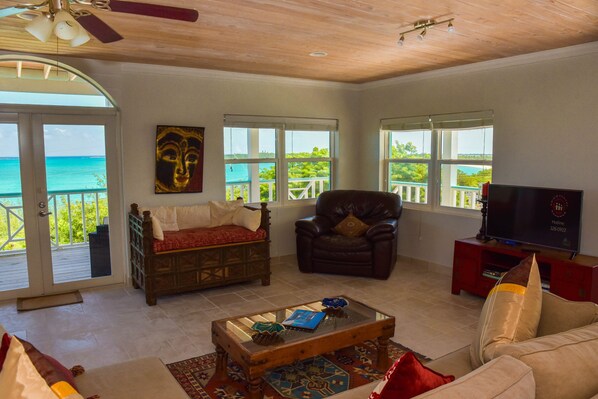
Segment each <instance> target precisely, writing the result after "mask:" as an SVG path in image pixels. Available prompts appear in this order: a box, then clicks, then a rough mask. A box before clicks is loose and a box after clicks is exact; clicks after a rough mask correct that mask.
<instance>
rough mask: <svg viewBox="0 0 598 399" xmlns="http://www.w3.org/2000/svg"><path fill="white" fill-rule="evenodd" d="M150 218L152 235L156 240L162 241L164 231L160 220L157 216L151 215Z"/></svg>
mask: <svg viewBox="0 0 598 399" xmlns="http://www.w3.org/2000/svg"><path fill="white" fill-rule="evenodd" d="M151 218H152V235H153V236H154V238H155V239H156V240H160V241H164V231H163V230H162V226H161V225H160V221H159V220H158V218H157V217H155V216H151Z"/></svg>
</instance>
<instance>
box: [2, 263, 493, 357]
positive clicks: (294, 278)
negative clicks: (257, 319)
mask: <svg viewBox="0 0 598 399" xmlns="http://www.w3.org/2000/svg"><path fill="white" fill-rule="evenodd" d="M450 282H451V278H450V276H448V275H445V274H440V273H437V272H434V271H428V270H427V269H426V267H422V266H418V265H414V264H410V263H406V262H404V261H401V262H399V263H398V265H397V267H396V268H395V270H394V271H393V274H392V276H391V277H390V278H389V279H388V280H385V281H380V280H373V279H366V278H358V277H348V276H337V275H325V274H302V273H300V272H299V271H298V268H297V265H296V262H295V260H294V258H293V257H283V258H277V259H273V262H272V283H271V285H270V286H267V287H263V286H261V284H260V282H259V281H255V282H251V283H244V284H237V285H233V286H229V287H223V288H214V289H210V290H205V291H200V292H194V293H188V294H181V295H173V296H168V297H161V298H159V299H158V305H157V306H153V307H150V306H147V305H146V304H145V297H144V295H143V293H142V291H140V290H135V289H133V288H129V287H122V286H113V287H103V288H96V289H90V290H85V291H82V295H83V300H84V301H83V303H80V304H74V305H68V306H62V307H56V308H49V309H40V310H34V311H30V312H22V313H18V312H17V311H16V309H15V301H5V302H0V324H2V325H3V326H4V327H5V328H6V329H7V330H8V331H9V332H11V333H14V334H16V335H17V336H21V337H22V338H25V339H27V340H28V341H30V342H31V343H33V344H34V345H35V346H36V347H38V349H40V350H41V351H42V352H45V353H47V354H49V355H52V356H54V357H55V358H57V359H58V360H60V361H61V362H62V363H64V364H65V365H67V366H69V367H70V366H71V365H75V364H81V365H83V366H84V367H86V368H94V367H99V366H103V365H107V364H111V363H116V362H120V361H124V360H127V359H134V358H138V357H144V356H158V357H160V358H161V359H162V361H163V362H164V363H171V362H174V361H178V360H183V359H187V358H190V357H193V356H199V355H201V354H205V353H209V352H213V351H214V347H213V345H212V343H211V337H210V322H211V321H212V320H215V319H219V318H224V317H228V316H234V315H237V314H242V313H249V312H254V311H260V310H267V309H268V308H272V307H275V306H285V305H292V304H294V303H299V302H303V301H309V300H317V299H320V298H322V297H325V296H333V295H339V294H345V295H348V296H352V297H354V298H357V299H360V300H362V301H363V302H365V303H367V304H369V305H371V306H373V307H376V308H378V309H379V310H381V311H384V312H387V313H389V314H392V315H394V316H395V317H396V321H397V323H396V329H395V336H394V338H393V339H394V340H395V341H396V342H400V343H401V344H403V345H406V346H408V347H410V348H411V349H413V350H415V351H418V352H420V353H422V354H424V355H427V356H429V357H431V358H436V357H439V356H442V355H444V354H446V353H449V352H451V351H453V350H456V349H459V348H461V347H463V346H466V345H468V344H469V343H470V341H471V340H472V337H473V334H474V332H475V328H476V324H477V319H478V316H479V314H480V311H481V307H482V305H483V299H481V298H478V297H474V296H470V295H468V294H465V293H462V294H461V295H458V296H457V295H451V293H450Z"/></svg>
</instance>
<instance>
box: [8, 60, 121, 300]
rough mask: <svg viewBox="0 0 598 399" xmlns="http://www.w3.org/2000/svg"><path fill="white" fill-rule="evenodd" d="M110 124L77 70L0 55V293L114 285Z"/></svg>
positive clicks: (116, 252)
mask: <svg viewBox="0 0 598 399" xmlns="http://www.w3.org/2000/svg"><path fill="white" fill-rule="evenodd" d="M117 123H118V107H117V106H116V103H115V101H114V100H113V99H112V97H111V96H110V95H109V94H108V93H107V92H106V90H104V89H103V88H102V87H101V86H100V85H99V84H98V83H97V82H95V81H94V80H93V79H91V78H90V77H89V76H87V75H85V74H84V73H82V72H80V71H78V70H76V69H75V68H73V67H71V66H69V65H66V64H63V63H60V62H56V61H52V60H47V59H43V58H39V57H32V56H20V55H0V299H8V298H14V297H17V296H37V295H45V294H50V293H55V292H61V291H68V290H72V289H79V288H86V287H91V286H95V285H106V284H111V283H122V282H123V281H124V271H123V268H122V264H124V252H125V249H124V244H123V243H124V242H125V240H124V234H123V224H124V222H123V216H122V215H123V211H122V206H123V205H122V199H121V193H122V188H121V176H120V171H121V169H122V168H121V166H120V159H121V154H120V152H119V151H120V149H119V143H120V137H119V133H118V132H119V130H118V128H117ZM108 215H110V217H108ZM7 273H8V274H7ZM8 276H10V278H8Z"/></svg>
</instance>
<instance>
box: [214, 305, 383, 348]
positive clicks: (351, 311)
mask: <svg viewBox="0 0 598 399" xmlns="http://www.w3.org/2000/svg"><path fill="white" fill-rule="evenodd" d="M340 297H342V298H345V299H346V300H347V301H348V302H349V304H348V305H347V306H345V307H344V308H341V309H327V308H325V307H324V306H322V303H321V301H316V302H309V303H305V304H301V305H296V306H290V307H284V308H278V309H274V310H271V311H267V312H262V313H256V314H252V315H244V316H240V317H234V318H228V319H223V320H218V321H215V322H214V323H215V324H218V325H220V327H221V328H223V329H224V330H225V331H226V333H227V334H228V335H229V336H231V337H232V338H233V339H234V340H235V341H237V342H238V343H239V344H241V345H242V346H244V347H245V348H246V349H247V350H249V351H251V352H255V351H259V350H263V349H266V348H265V347H268V348H272V347H273V346H277V345H284V344H288V343H292V342H297V341H301V340H306V339H310V338H314V337H317V336H321V335H325V334H329V333H333V332H337V331H339V330H342V329H347V328H352V327H355V326H358V325H363V324H370V323H373V322H376V321H380V320H386V319H389V318H391V317H392V316H389V315H386V314H384V313H381V312H379V311H377V310H376V309H372V308H370V307H369V306H367V305H364V304H362V303H360V302H359V301H356V300H354V299H352V298H350V297H347V296H345V295H342V296H340ZM298 309H304V310H309V311H314V312H320V311H323V312H325V313H326V316H325V318H324V319H323V320H322V321H321V322H320V324H319V325H318V327H317V328H316V329H315V330H302V329H297V328H292V327H287V328H286V329H285V330H284V331H282V332H280V333H279V334H277V335H275V336H265V335H259V334H257V333H256V331H254V330H252V328H251V327H252V326H253V325H254V323H256V322H260V321H261V322H277V323H282V322H283V321H284V320H285V319H286V318H287V317H289V316H290V315H291V314H292V313H293V312H294V311H295V310H298Z"/></svg>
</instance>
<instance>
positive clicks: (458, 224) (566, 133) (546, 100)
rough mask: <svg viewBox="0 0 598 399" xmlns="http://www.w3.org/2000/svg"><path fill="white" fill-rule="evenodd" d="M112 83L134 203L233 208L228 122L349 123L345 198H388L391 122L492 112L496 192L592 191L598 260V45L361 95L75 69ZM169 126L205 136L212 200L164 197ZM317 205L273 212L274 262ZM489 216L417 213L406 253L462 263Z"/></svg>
mask: <svg viewBox="0 0 598 399" xmlns="http://www.w3.org/2000/svg"><path fill="white" fill-rule="evenodd" d="M64 62H66V63H69V64H70V65H73V66H75V67H77V68H79V69H80V70H82V71H83V72H85V73H87V74H89V75H90V76H91V77H92V78H94V79H96V80H97V81H98V82H99V83H101V84H102V85H103V86H104V87H105V88H106V89H107V90H108V91H109V92H110V93H111V94H112V95H113V96H114V98H115V99H116V101H117V102H118V104H119V106H120V108H121V110H122V129H123V149H124V203H125V206H128V204H129V203H131V202H139V203H141V204H147V205H157V204H162V203H164V204H166V203H167V204H177V205H178V204H181V205H182V204H190V203H201V202H206V201H208V200H212V199H223V198H224V195H225V194H224V181H225V178H224V161H223V158H222V153H223V143H222V117H223V115H224V114H227V113H231V114H250V115H276V116H298V117H322V118H338V119H339V121H340V146H339V151H340V158H339V160H338V173H337V178H338V181H337V185H336V187H337V188H362V189H371V190H377V189H378V188H379V182H380V177H379V176H380V174H379V172H380V161H379V152H380V135H379V131H378V127H379V120H380V119H381V118H389V117H400V116H410V115H427V114H440V113H450V112H463V111H475V110H482V109H493V110H494V113H495V124H494V181H495V182H497V183H498V182H500V183H512V184H521V185H534V186H546V187H562V188H575V189H583V190H584V191H585V198H584V212H583V231H582V243H581V250H582V252H583V253H586V254H591V255H598V223H596V221H598V179H597V178H596V177H595V176H594V174H595V172H594V170H596V169H597V166H598V165H597V161H596V156H595V148H598V131H597V129H598V128H597V126H598V112H596V104H597V103H598V90H597V89H596V88H597V87H598V67H597V65H598V46H597V45H596V43H592V44H590V45H582V46H575V47H571V48H568V49H563V50H557V51H552V52H544V53H538V54H533V55H529V56H521V57H513V58H509V59H504V60H498V61H491V62H487V63H481V64H474V65H469V66H464V67H460V68H451V69H448V70H442V71H433V72H429V73H424V74H419V75H413V76H408V77H403V78H397V79H390V80H387V81H381V82H374V83H369V84H364V85H361V86H355V85H342V84H334V83H322V82H309V81H301V80H296V79H285V78H274V77H256V76H251V75H242V74H230V73H224V72H209V71H197V70H189V69H185V68H164V67H158V66H142V65H132V64H119V63H111V62H99V61H91V60H81V59H65V60H64ZM158 124H180V125H191V126H204V127H205V128H206V153H205V155H206V157H205V161H204V162H205V163H204V192H203V193H201V194H172V195H160V196H158V195H155V194H153V181H154V180H153V179H154V139H155V129H156V125H158ZM312 212H313V205H309V206H295V207H285V208H272V239H273V242H272V254H273V256H280V255H287V254H293V253H294V252H295V242H294V238H295V234H294V221H295V220H296V219H298V218H300V217H302V216H306V215H309V214H311V213H312ZM479 227H480V220H479V217H477V216H474V217H462V216H455V215H447V214H438V213H432V212H421V211H414V210H410V209H406V210H405V212H404V213H403V217H402V219H401V222H400V228H401V233H400V238H399V253H400V254H401V255H404V256H408V257H413V258H417V259H422V260H425V261H429V262H433V263H436V264H441V265H446V266H450V265H451V264H452V252H453V242H454V240H455V239H457V238H463V237H469V236H473V235H475V234H476V233H477V231H478V229H479Z"/></svg>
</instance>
